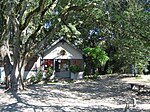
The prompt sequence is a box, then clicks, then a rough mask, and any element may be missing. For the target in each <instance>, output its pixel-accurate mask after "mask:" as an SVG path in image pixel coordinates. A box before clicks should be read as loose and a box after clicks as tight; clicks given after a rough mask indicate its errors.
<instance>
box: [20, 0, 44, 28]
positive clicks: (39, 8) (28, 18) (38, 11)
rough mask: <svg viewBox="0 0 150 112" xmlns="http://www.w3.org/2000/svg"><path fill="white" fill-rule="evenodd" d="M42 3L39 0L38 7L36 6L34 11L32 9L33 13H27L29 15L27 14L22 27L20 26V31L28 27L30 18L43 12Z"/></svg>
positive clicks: (41, 0) (42, 1) (42, 0)
mask: <svg viewBox="0 0 150 112" xmlns="http://www.w3.org/2000/svg"><path fill="white" fill-rule="evenodd" d="M44 3H45V2H44V0H40V1H39V6H38V7H37V8H36V9H34V10H33V11H31V12H29V13H28V14H27V16H26V18H25V21H24V23H23V25H21V28H20V29H21V30H24V29H25V28H26V27H27V26H28V24H29V22H30V20H31V19H32V17H33V16H34V15H36V14H38V13H40V12H41V11H42V10H43V8H44Z"/></svg>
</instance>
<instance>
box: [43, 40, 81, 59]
mask: <svg viewBox="0 0 150 112" xmlns="http://www.w3.org/2000/svg"><path fill="white" fill-rule="evenodd" d="M61 43H62V44H61ZM64 43H65V44H64ZM67 46H68V47H67ZM63 49H64V50H65V51H67V52H66V53H67V54H66V55H64V56H60V55H59V58H61V59H69V58H72V59H81V57H82V58H83V56H82V55H83V54H82V51H81V50H80V49H78V48H77V47H76V46H74V45H73V44H71V43H70V42H68V41H67V40H66V39H65V38H63V37H61V38H59V39H58V40H56V41H55V42H54V43H53V44H52V45H51V46H49V47H48V48H47V49H45V50H44V52H43V55H42V56H43V58H45V59H52V58H54V57H57V56H58V52H60V50H63ZM70 53H71V54H70Z"/></svg>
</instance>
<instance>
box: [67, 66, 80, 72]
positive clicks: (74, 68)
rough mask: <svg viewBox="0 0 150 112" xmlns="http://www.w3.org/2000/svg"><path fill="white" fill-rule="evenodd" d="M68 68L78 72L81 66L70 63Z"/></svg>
mask: <svg viewBox="0 0 150 112" xmlns="http://www.w3.org/2000/svg"><path fill="white" fill-rule="evenodd" d="M69 70H70V71H71V72H72V73H74V74H75V73H78V72H80V71H81V67H80V66H78V65H71V66H70V67H69Z"/></svg>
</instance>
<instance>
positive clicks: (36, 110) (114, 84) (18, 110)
mask: <svg viewBox="0 0 150 112" xmlns="http://www.w3.org/2000/svg"><path fill="white" fill-rule="evenodd" d="M123 78H124V77H123V76H121V75H119V76H116V75H114V76H103V77H101V79H99V80H97V81H92V80H82V81H76V82H74V83H67V82H65V81H60V82H57V83H49V84H36V85H31V86H29V87H28V88H27V90H26V91H21V92H17V93H15V92H9V93H4V90H3V89H2V88H0V110H1V111H0V112H124V110H125V107H126V103H129V110H130V112H150V92H149V90H147V91H144V90H143V91H140V92H137V91H133V90H131V89H130V85H129V84H127V83H124V81H122V79H123ZM133 98H135V99H136V102H137V105H136V107H133Z"/></svg>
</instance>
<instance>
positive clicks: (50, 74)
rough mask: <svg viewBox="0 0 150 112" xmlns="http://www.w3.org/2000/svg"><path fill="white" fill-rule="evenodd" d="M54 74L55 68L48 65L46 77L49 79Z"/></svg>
mask: <svg viewBox="0 0 150 112" xmlns="http://www.w3.org/2000/svg"><path fill="white" fill-rule="evenodd" d="M52 74H53V69H52V68H51V67H48V69H47V72H46V79H49V78H50V77H51V76H52Z"/></svg>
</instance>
